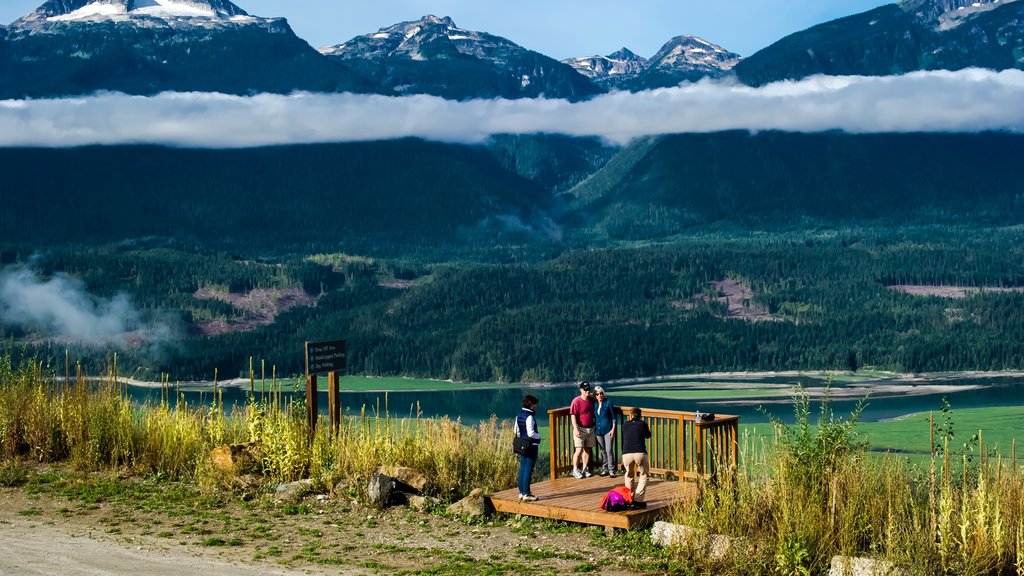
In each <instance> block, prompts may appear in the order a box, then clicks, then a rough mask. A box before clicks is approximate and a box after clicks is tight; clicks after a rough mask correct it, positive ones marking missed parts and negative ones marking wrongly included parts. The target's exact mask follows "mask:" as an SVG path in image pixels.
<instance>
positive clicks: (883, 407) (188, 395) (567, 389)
mask: <svg viewBox="0 0 1024 576" xmlns="http://www.w3.org/2000/svg"><path fill="white" fill-rule="evenodd" d="M824 378H825V376H824V375H823V374H817V373H814V374H785V375H767V376H747V375H728V376H694V377H675V378H672V379H664V380H656V381H643V382H617V383H609V384H603V386H604V388H605V391H606V392H607V393H608V397H609V399H611V400H612V402H614V403H615V404H616V405H618V406H640V407H646V408H660V409H665V410H681V411H695V410H700V411H701V412H714V413H718V414H734V415H738V416H740V417H741V419H742V422H743V423H746V424H750V423H758V422H766V421H767V418H766V416H765V415H764V414H763V413H762V412H761V410H762V409H766V410H768V411H770V412H771V413H772V414H773V415H775V416H777V417H779V418H781V419H783V420H791V419H792V415H793V414H792V405H791V399H792V392H793V387H794V385H795V384H797V383H800V384H802V385H803V386H805V387H806V388H807V389H808V391H809V392H810V393H811V394H812V399H813V398H815V397H816V395H819V394H820V393H821V391H822V384H823V382H824ZM346 379H347V378H344V377H343V378H341V388H342V392H341V402H342V407H343V410H344V412H345V414H348V415H357V414H359V413H360V411H361V410H362V409H363V408H364V407H365V408H366V412H367V414H368V415H373V414H375V413H376V411H377V410H378V409H379V410H380V412H381V413H383V412H384V410H385V407H386V408H387V411H388V412H389V413H390V414H391V416H392V417H393V418H405V417H411V416H412V417H414V416H416V415H417V411H419V413H420V414H421V415H422V416H424V417H436V416H449V417H450V418H453V419H455V418H461V419H462V420H463V421H464V422H467V423H475V422H478V421H480V420H483V419H487V418H489V417H490V416H491V415H492V414H497V415H498V416H499V417H501V418H506V417H507V418H511V417H512V416H513V415H514V414H515V413H516V412H517V411H518V408H519V406H520V403H521V399H522V396H523V394H527V393H529V394H533V395H534V396H536V397H538V398H539V399H540V408H539V410H540V412H541V413H543V412H544V411H546V410H548V409H553V408H561V407H566V406H568V405H569V403H570V402H571V401H572V399H573V397H574V396H575V395H576V394H577V393H578V390H577V388H576V387H575V386H574V385H573V384H565V385H559V386H522V387H516V386H512V387H507V386H506V387H502V386H495V385H491V386H490V387H486V388H472V389H465V387H464V386H462V385H459V384H453V383H449V382H434V383H431V384H430V387H432V388H434V389H429V390H409V389H403V390H395V391H389V392H387V393H386V394H385V392H383V391H366V390H361V391H351V390H345V381H346ZM324 387H325V384H322V385H321V390H320V394H319V407H320V411H321V412H323V413H325V414H326V411H327V392H326V391H325V390H323V388H324ZM438 387H441V388H442V389H437V388H438ZM445 387H451V388H450V389H444V388H445ZM256 388H257V390H256V392H255V396H256V398H257V400H258V399H260V398H261V393H260V391H259V384H257V385H256ZM406 388H408V387H406ZM129 390H130V394H131V396H132V398H133V400H135V401H136V402H139V403H143V402H159V401H160V398H161V392H160V389H159V388H151V387H143V386H130V387H129ZM221 393H222V395H223V396H222V398H223V401H224V404H225V407H226V409H228V410H230V408H229V407H230V406H232V405H236V406H242V405H244V404H245V403H246V402H248V400H249V397H250V393H249V390H248V388H247V387H246V388H239V387H223V388H221ZM832 393H833V403H832V405H833V409H834V411H835V413H836V414H837V415H838V416H840V417H846V416H847V415H849V413H850V411H851V410H852V409H853V407H854V406H855V405H856V403H857V401H859V400H860V399H861V398H863V397H864V396H865V395H867V397H868V400H867V406H866V408H865V410H864V412H863V413H862V416H861V421H863V422H878V421H885V420H889V419H893V418H898V417H900V416H904V415H907V414H911V413H917V412H927V411H929V410H934V411H938V410H939V409H940V408H941V407H942V402H941V398H942V397H943V396H945V397H947V398H948V399H949V401H950V403H951V405H952V407H953V409H954V410H955V409H963V408H983V407H996V406H1016V405H1024V374H1000V375H988V374H977V373H966V374H936V375H924V376H915V377H905V376H899V375H885V374H871V375H868V376H866V377H860V376H857V375H854V376H849V375H844V376H841V377H839V376H837V377H836V379H835V381H834V382H833V384H832ZM180 394H181V396H182V397H183V398H184V400H185V401H186V402H188V403H189V404H190V405H197V404H199V403H206V404H208V403H210V402H211V398H212V393H211V389H210V388H201V389H200V388H189V387H183V388H182V389H181V391H180ZM303 395H304V394H303V393H291V392H288V393H285V395H284V396H285V397H291V398H293V399H297V400H299V401H301V399H302V397H303ZM171 396H172V398H171V399H170V400H171V402H172V403H173V402H175V398H173V396H174V394H173V393H172V394H171ZM268 396H269V393H268ZM814 406H815V404H814V403H813V400H812V409H813V407H814ZM378 407H379V408H378ZM812 416H813V417H816V413H815V414H813V415H812ZM542 420H543V418H542Z"/></svg>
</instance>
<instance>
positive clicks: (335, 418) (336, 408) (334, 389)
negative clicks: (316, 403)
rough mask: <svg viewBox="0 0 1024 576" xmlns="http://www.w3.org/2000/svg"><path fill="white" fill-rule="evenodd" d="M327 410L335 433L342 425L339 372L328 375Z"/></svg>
mask: <svg viewBox="0 0 1024 576" xmlns="http://www.w3.org/2000/svg"><path fill="white" fill-rule="evenodd" d="M327 386H328V387H329V389H328V390H327V411H328V414H329V415H330V419H331V431H332V432H334V433H335V434H337V433H338V429H339V428H340V427H341V395H340V394H339V393H338V373H337V372H331V373H330V374H328V375H327Z"/></svg>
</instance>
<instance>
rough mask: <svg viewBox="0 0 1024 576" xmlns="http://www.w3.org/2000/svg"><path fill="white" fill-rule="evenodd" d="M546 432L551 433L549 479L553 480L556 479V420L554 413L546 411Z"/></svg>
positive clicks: (557, 447)
mask: <svg viewBox="0 0 1024 576" xmlns="http://www.w3.org/2000/svg"><path fill="white" fill-rule="evenodd" d="M548 430H550V431H551V440H550V445H551V479H552V480H554V479H555V478H557V477H558V450H559V446H558V444H559V442H558V434H559V430H558V419H556V418H555V413H554V412H552V411H550V410H548Z"/></svg>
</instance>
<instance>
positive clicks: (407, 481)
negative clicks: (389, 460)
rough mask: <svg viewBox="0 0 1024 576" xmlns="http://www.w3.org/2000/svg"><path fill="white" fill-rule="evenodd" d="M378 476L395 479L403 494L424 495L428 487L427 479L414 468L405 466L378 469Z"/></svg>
mask: <svg viewBox="0 0 1024 576" xmlns="http://www.w3.org/2000/svg"><path fill="white" fill-rule="evenodd" d="M377 473H378V474H384V475H385V476H390V477H392V478H394V479H395V482H397V483H398V488H399V489H400V490H402V491H403V492H414V493H416V494H422V493H423V490H424V489H425V488H426V487H427V477H426V476H424V475H423V474H422V473H421V472H419V471H418V470H416V469H413V468H407V467H405V466H381V467H380V468H378V469H377Z"/></svg>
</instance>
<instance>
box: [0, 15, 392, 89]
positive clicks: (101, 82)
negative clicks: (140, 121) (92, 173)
mask: <svg viewBox="0 0 1024 576" xmlns="http://www.w3.org/2000/svg"><path fill="white" fill-rule="evenodd" d="M0 52H2V51H0ZM6 52H7V55H6V57H5V58H4V57H3V55H2V53H0V58H2V59H3V60H4V63H3V64H0V66H3V67H5V68H7V72H8V73H6V74H4V75H3V77H2V78H0V97H2V98H22V97H53V96H64V95H76V94H87V93H90V92H95V91H97V90H117V91H122V92H126V93H130V94H154V93H157V92H161V91H165V90H177V91H217V92H224V93H231V94H249V93H254V92H275V93H288V92H292V91H295V90H311V91H327V92H335V91H354V92H378V91H379V88H377V87H376V86H375V85H374V84H373V83H372V82H368V81H366V80H365V79H363V78H360V77H358V76H356V75H355V74H353V73H352V72H351V71H349V70H347V69H346V68H345V67H344V66H340V65H339V64H338V63H336V62H331V61H330V60H328V59H327V58H324V57H323V56H322V55H320V54H319V53H318V52H317V51H316V50H313V49H312V48H311V47H310V46H309V45H308V44H307V43H306V42H304V41H303V40H301V39H300V38H298V37H297V36H296V35H295V34H294V32H292V29H291V27H289V26H288V23H287V21H285V20H284V19H283V18H259V17H255V16H250V15H248V14H247V13H246V12H245V11H244V10H242V9H241V8H239V7H238V6H236V5H234V4H232V3H231V2H229V1H228V0H49V1H48V2H46V3H44V4H43V5H42V6H40V7H39V8H38V9H36V10H35V11H34V12H32V13H31V14H29V15H27V16H25V17H23V18H20V19H19V20H17V21H15V22H14V23H12V24H11V25H10V26H9V28H8V30H7V46H6Z"/></svg>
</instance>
